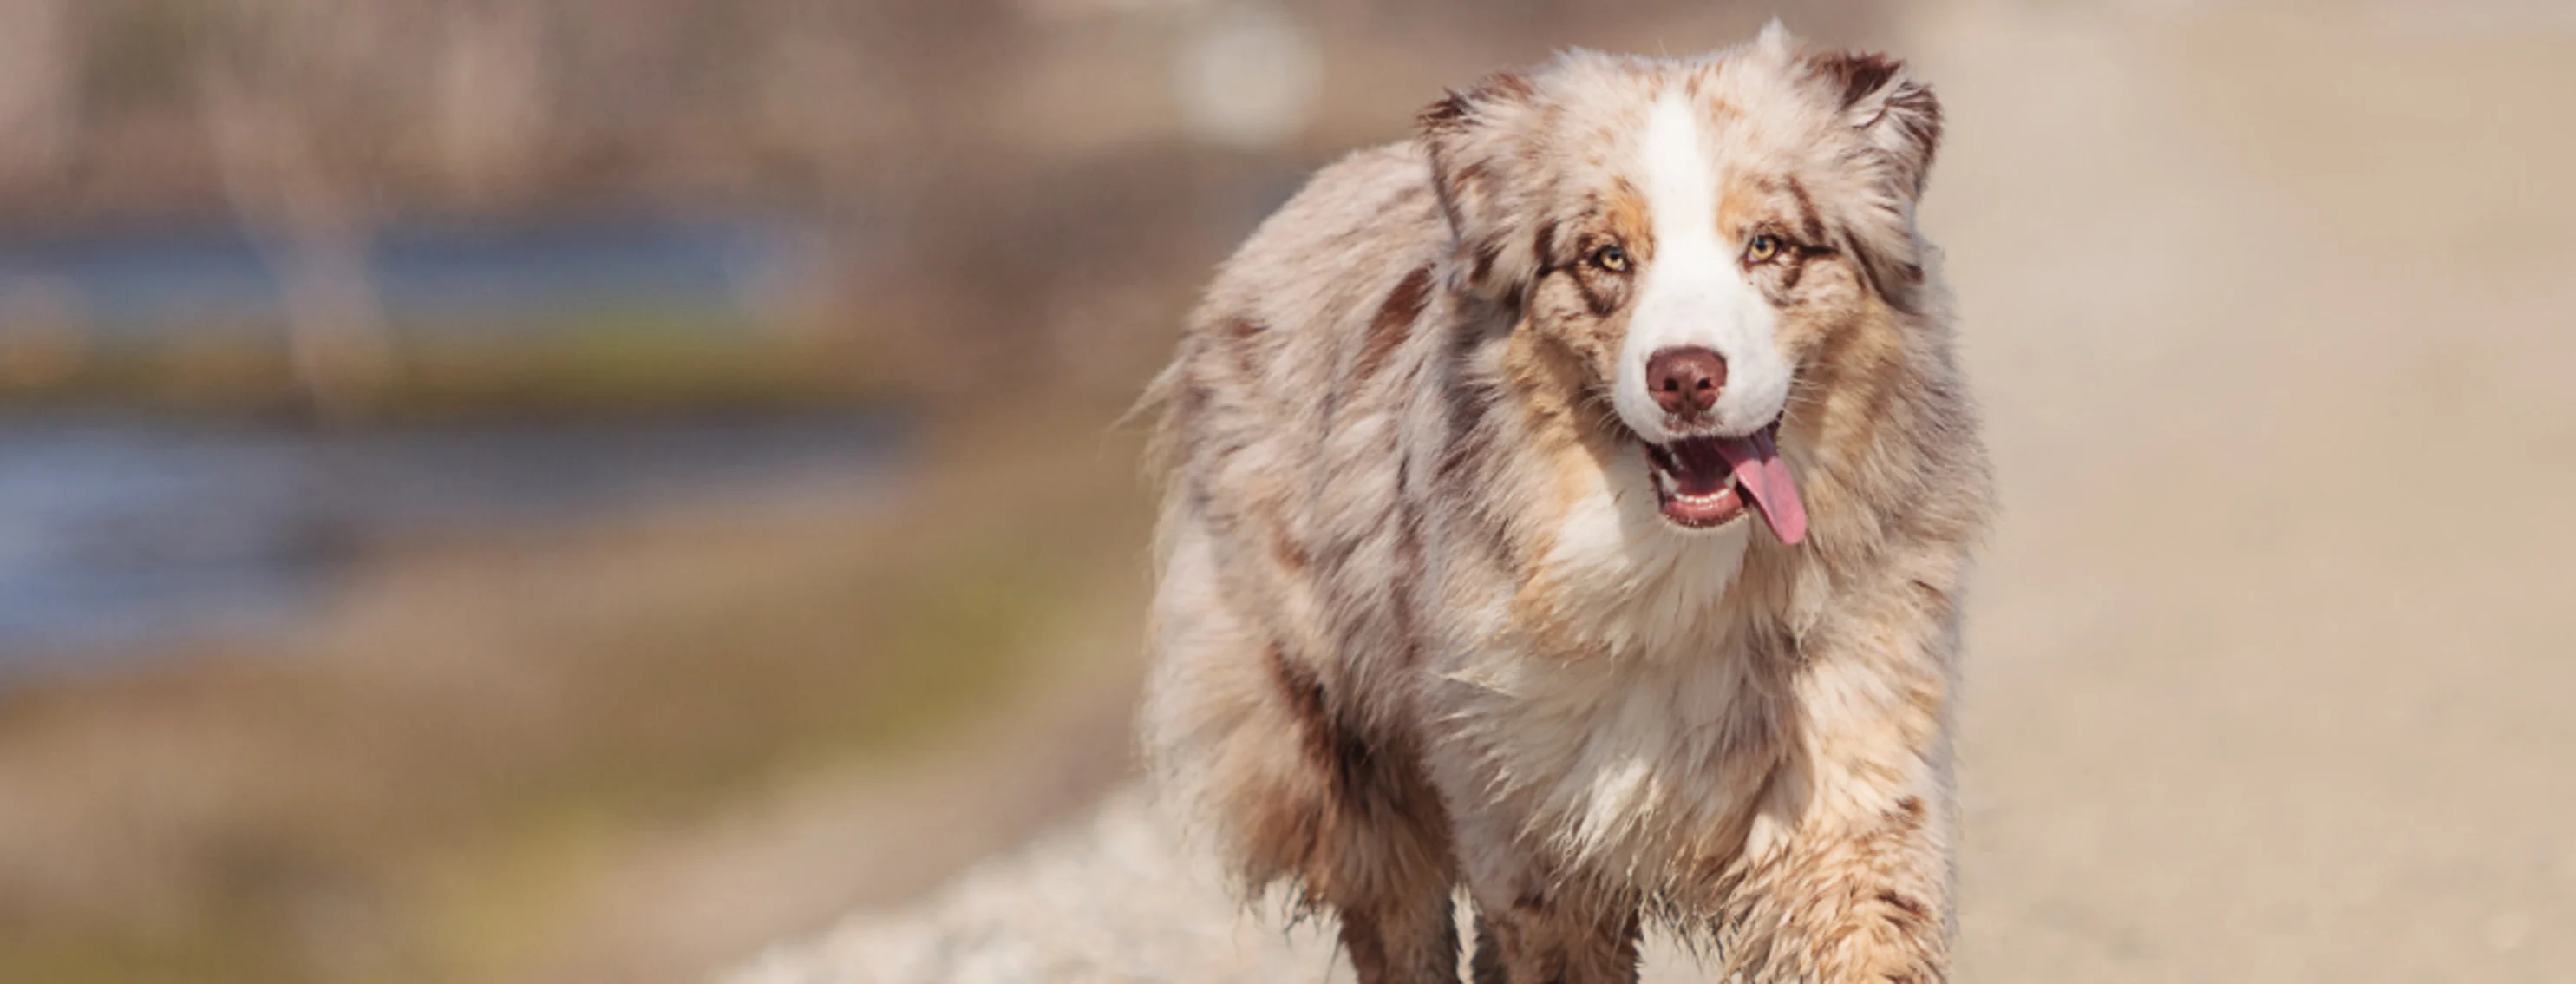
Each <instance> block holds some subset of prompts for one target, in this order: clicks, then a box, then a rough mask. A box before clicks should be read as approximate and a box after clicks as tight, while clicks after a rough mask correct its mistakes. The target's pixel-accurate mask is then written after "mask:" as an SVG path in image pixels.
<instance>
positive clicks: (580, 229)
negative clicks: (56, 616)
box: [0, 219, 817, 339]
mask: <svg viewBox="0 0 2576 984" xmlns="http://www.w3.org/2000/svg"><path fill="white" fill-rule="evenodd" d="M814 242H817V240H816V239H814V238H813V237H812V236H810V235H805V234H800V233H798V232H797V231H795V230H792V229H788V228H785V227H781V226H777V225H773V224H766V223H755V222H717V221H696V222H687V221H671V220H650V219H625V220H613V221H593V222H584V223H573V224H519V225H441V224H433V223H419V222H413V223H406V224H400V225H393V226H389V227H387V228H386V229H384V230H382V231H381V232H380V233H379V234H378V235H376V236H375V237H374V238H373V239H372V240H371V242H370V245H369V248H368V250H367V254H366V257H365V260H366V264H367V269H368V273H369V276H370V280H371V283H372V285H373V286H374V288H375V290H376V294H377V299H378V300H379V302H380V303H382V304H383V305H384V308H385V310H386V313H387V315H388V316H389V317H390V318H391V319H392V320H393V321H394V322H395V323H397V324H399V325H404V326H406V327H427V328H432V329H438V328H447V329H457V328H465V329H471V328H474V327H487V326H490V325H493V324H494V323H495V322H496V319H495V318H494V317H493V316H494V315H525V314H529V313H542V312H546V311H557V310H580V309H584V308H592V307H598V306H602V305H617V306H620V307H627V308H638V307H642V308H650V309H655V310H672V311H703V312H709V313H722V312H728V311H739V310H741V309H744V308H746V307H749V306H751V305H753V304H755V303H756V297H755V295H756V293H757V292H758V291H759V290H760V289H761V288H762V285H763V284H764V283H765V282H766V281H767V280H768V279H769V278H772V277H776V276H780V275H795V274H797V273H800V272H802V271H803V265H804V264H807V263H810V262H812V261H813V259H814V257H813V256H812V255H809V244H811V243H814ZM34 284H42V285H44V287H45V289H48V290H68V291H69V293H70V294H71V296H72V299H73V300H74V301H75V302H76V303H77V305H78V311H79V313H80V315H81V316H82V317H83V318H84V320H86V321H87V322H88V323H89V324H90V325H91V327H92V328H94V329H96V330H99V331H102V332H108V333H112V334H115V335H119V336H136V335H140V336H141V337H143V338H146V339H151V338H155V337H167V336H170V335H175V334H180V333H189V332H197V333H202V332H205V331H209V330H218V329H220V328H222V327H223V326H227V325H230V326H235V327H239V326H246V325H249V326H256V325H264V324H269V323H273V322H274V321H275V316H276V311H277V308H278V283H277V277H276V275H275V274H274V272H273V271H272V270H271V269H270V266H269V263H268V260H267V258H266V257H265V256H264V255H263V254H262V253H261V251H260V249H259V248H258V244H257V243H256V242H254V241H253V240H252V239H251V238H250V237H249V236H248V235H247V234H245V233H244V232H243V231H241V230H239V229H235V228H230V227H224V226H211V227H200V228H155V229H148V230H104V231H92V232H85V233H80V234H75V235H63V236H54V237H49V238H41V239H19V240H7V241H0V299H5V295H6V293H7V292H9V291H12V290H26V289H29V286H30V285H34ZM509 323H516V322H509ZM703 323H704V324H706V325H709V326H716V327H721V326H725V325H728V324H736V323H739V322H738V321H734V320H732V319H725V318H707V319H703Z"/></svg>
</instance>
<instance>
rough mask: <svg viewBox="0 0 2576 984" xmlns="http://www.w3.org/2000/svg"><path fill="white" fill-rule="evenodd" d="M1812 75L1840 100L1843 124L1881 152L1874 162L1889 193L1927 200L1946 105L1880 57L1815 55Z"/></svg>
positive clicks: (1811, 60) (1868, 54) (1842, 53)
mask: <svg viewBox="0 0 2576 984" xmlns="http://www.w3.org/2000/svg"><path fill="white" fill-rule="evenodd" d="M1807 68H1808V71H1810V72H1813V73H1814V74H1815V75H1816V76H1817V77H1818V78H1820V79H1821V80H1822V81H1823V82H1824V83H1825V84H1826V85H1828V86H1830V87H1831V88H1832V91H1833V92H1834V93H1835V95H1836V97H1837V98H1839V99H1840V101H1841V113H1842V118H1843V122H1844V123H1845V124H1847V125H1849V126H1850V127H1851V128H1852V129H1853V130H1855V131H1857V132H1858V133H1859V134H1860V136H1861V138H1862V139H1863V140H1866V141H1868V143H1869V145H1870V146H1871V147H1872V148H1873V149H1874V150H1876V151H1877V153H1876V154H1875V155H1874V156H1875V157H1876V158H1877V159H1876V160H1875V161H1873V163H1874V164H1876V165H1877V166H1878V167H1879V169H1880V176H1881V178H1882V180H1883V181H1884V182H1885V186H1886V190H1888V191H1892V192H1895V193H1897V194H1899V195H1903V196H1904V197H1905V199H1906V200H1907V201H1909V202H1911V201H1916V200H1919V199H1921V198H1922V197H1923V185H1924V182H1925V180H1926V179H1927V178H1928V177H1929V176H1930V175H1931V172H1932V155H1933V153H1934V152H1936V151H1938V150H1939V149H1940V147H1941V101H1940V100H1939V99H1935V98H1933V96H1932V88H1931V87H1930V86H1927V85H1924V84H1923V83H1922V82H1920V81H1917V80H1915V79H1914V77H1913V76H1912V75H1910V74H1908V73H1907V72H1906V70H1905V63H1904V62H1901V61H1898V60H1896V59H1893V58H1889V57H1887V56H1886V55H1882V54H1878V53H1876V52H1856V51H1836V52H1824V53H1820V54H1815V55H1811V56H1809V57H1808V59H1807Z"/></svg>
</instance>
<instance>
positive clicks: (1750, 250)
mask: <svg viewBox="0 0 2576 984" xmlns="http://www.w3.org/2000/svg"><path fill="white" fill-rule="evenodd" d="M1778 255H1780V237H1778V236H1774V235H1772V234H1770V233H1767V232H1763V233H1756V234H1754V236H1753V241H1752V242H1749V243H1746V244H1744V258H1745V260H1747V261H1749V262H1753V263H1761V262H1763V261H1765V260H1769V259H1770V258H1772V257H1774V256H1778Z"/></svg>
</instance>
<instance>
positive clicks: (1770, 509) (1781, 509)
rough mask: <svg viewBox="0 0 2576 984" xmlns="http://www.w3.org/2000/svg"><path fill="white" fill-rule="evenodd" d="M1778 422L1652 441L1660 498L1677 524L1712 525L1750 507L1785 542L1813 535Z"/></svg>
mask: <svg viewBox="0 0 2576 984" xmlns="http://www.w3.org/2000/svg"><path fill="white" fill-rule="evenodd" d="M1778 430H1779V425H1777V424H1774V425H1771V426H1769V427H1764V428H1762V429H1761V430H1758V431H1754V432H1753V433H1751V434H1747V435H1745V436H1743V437H1692V438H1684V439H1682V440H1678V441H1673V442H1671V443H1668V444H1649V445H1646V463H1647V465H1648V466H1650V470H1652V471H1653V472H1654V473H1655V498H1656V500H1657V501H1658V502H1659V503H1660V504H1661V505H1662V507H1663V511H1664V518H1665V519H1667V520H1670V521H1671V522H1672V523H1673V524H1674V525H1676V526H1683V527H1688V528H1690V529H1709V528H1712V527H1717V526H1723V525H1725V524H1727V523H1729V522H1733V521H1734V520H1735V519H1736V518H1737V517H1739V516H1742V515H1744V512H1745V510H1746V508H1748V507H1750V508H1752V509H1754V510H1757V511H1759V512H1761V514H1762V520H1763V522H1766V523H1769V524H1770V525H1771V532H1772V533H1773V534H1774V535H1776V536H1778V537H1779V538H1780V542H1782V543H1796V542H1798V541H1799V540H1802V539H1805V538H1806V536H1807V507H1806V505H1805V504H1804V503H1802V502H1800V501H1798V484H1797V481H1796V480H1795V479H1793V478H1791V477H1790V475H1789V465H1788V463H1787V462H1785V461H1782V460H1781V459H1780V447H1779V442H1778V439H1777V432H1778Z"/></svg>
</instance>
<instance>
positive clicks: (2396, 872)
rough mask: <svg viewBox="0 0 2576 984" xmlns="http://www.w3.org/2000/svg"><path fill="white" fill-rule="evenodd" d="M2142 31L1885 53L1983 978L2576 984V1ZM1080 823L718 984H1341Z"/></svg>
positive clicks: (1995, 34) (2191, 15) (1997, 38)
mask: <svg viewBox="0 0 2576 984" xmlns="http://www.w3.org/2000/svg"><path fill="white" fill-rule="evenodd" d="M2123 7H2125V8H2126V9H2125V10H2120V11H2111V12H2103V11H2093V12H2072V11H2060V10H2055V9H2054V8H2053V7H2052V8H2048V9H2043V6H2042V5H2039V4H2004V3H1996V4H1968V5H1959V6H1955V7H1950V8H1945V10H1944V11H1942V12H1940V13H1926V14H1920V15H1918V16H1917V18H1916V19H1915V20H1914V21H1913V22H1911V23H1909V24H1908V25H1906V27H1905V29H1904V32H1903V35H1902V40H1901V47H1902V48H1903V50H1904V51H1905V52H1906V53H1907V54H1908V55H1910V56H1911V57H1912V58H1913V59H1914V60H1915V62H1916V63H1917V65H1918V66H1920V67H1921V69H1922V70H1923V71H1924V72H1925V73H1926V74H1927V75H1928V76H1929V77H1930V78H1932V79H1933V80H1934V81H1935V83H1936V85H1937V86H1938V88H1939V91H1940V92H1941V94H1942V96H1943V98H1944V100H1945V102H1946V104H1947V105H1948V107H1949V109H1950V118H1951V130H1950V141H1949V144H1948V147H1947V150H1946V156H1945V159H1944V160H1943V161H1942V163H1941V165H1940V167H1939V169H1938V171H1937V172H1936V175H1935V185H1934V190H1933V193H1932V198H1931V204H1930V205H1929V207H1928V212H1927V217H1926V223H1927V226H1928V227H1929V229H1930V231H1931V233H1932V235H1933V236H1934V237H1935V238H1936V239H1937V240H1939V241H1940V242H1942V243H1943V244H1944V245H1945V246H1946V247H1947V249H1948V252H1949V264H1950V271H1951V274H1952V277H1953V280H1954V282H1955V283H1956V285H1957V288H1958V293H1959V296H1960V298H1961V304H1962V308H1963V312H1964V315H1965V323H1966V326H1967V327H1966V338H1967V345H1968V358H1969V360H1970V362H1971V363H1972V365H1973V367H1974V370H1975V373H1976V377H1977V379H1978V381H1979V384H1980V386H1981V389H1982V393H1983V395H1984V398H1985V400H1986V403H1987V406H1988V411H1989V418H1990V421H1991V426H1992V439H1993V442H1994V445H1995V450H1996V456H1997V459H1998V462H1999V464H2000V467H2001V469H2002V474H2003V478H2004V484H2005V495H2006V509H2007V512H2006V519H2005V522H2004V525H2003V526H2002V529H2001V531H2000V532H1999V534H1998V535H1997V537H1996V538H1995V540H1994V542H1993V544H1992V547H1991V549H1990V550H1989V551H1988V553H1987V555H1986V560H1985V562H1984V565H1983V567H1982V569H1981V577H1980V581H1979V586H1978V593H1977V595H1976V597H1975V600H1974V602H1973V607H1972V610H1971V611H1972V619H1973V622H1972V625H1971V629H1970V635H1971V639H1972V646H1971V660H1972V662H1971V666H1970V669H1969V672H1968V676H1969V684H1968V690H1967V698H1966V705H1965V710H1964V716H1963V721H1964V725H1963V733H1962V755H1963V761H1964V763H1965V765H1964V768H1963V785H1964V787H1965V790H1966V792H1965V808H1966V812H1967V831H1968V833H1967V843H1966V849H1965V853H1964V855H1963V858H1962V874H1961V879H1962V883H1963V894H1964V899H1965V907H1964V910H1963V912H1962V917H1961V922H1962V938H1961V942H1960V959H1961V976H1962V977H1963V978H1964V979H1970V980H1989V981H2004V980H2015V981H2023V980H2026V981H2062V980H2082V981H2094V982H2117V981H2215V980H2242V981H2266V980H2327V979H2332V980H2363V981H2416V980H2545V979H2566V976H2567V975H2568V974H2569V973H2570V971H2569V970H2568V969H2567V968H2569V967H2571V966H2576V821H2571V820H2570V819H2569V817H2570V816H2571V814H2576V762H2571V761H2570V757H2571V753H2576V713H2571V712H2570V710H2569V703H2570V701H2571V699H2576V659H2570V658H2569V653H2568V651H2567V650H2568V646H2567V643H2566V642H2565V641H2564V640H2565V639H2568V638H2570V637H2571V636H2576V593H2571V586H2576V496H2570V495H2569V494H2568V493H2567V491H2566V486H2567V485H2568V484H2569V483H2570V482H2576V397H2571V396H2570V395H2568V394H2569V392H2570V391H2569V388H2568V387H2567V386H2565V385H2564V384H2563V382H2562V381H2561V380H2560V379H2559V378H2558V377H2559V376H2560V374H2561V373H2563V372H2564V371H2566V370H2565V367H2567V366H2569V365H2571V364H2576V313H2571V312H2576V273H2571V271H2576V182H2571V181H2570V180H2568V177H2567V174H2568V164H2567V161H2568V160H2569V159H2570V157H2571V153H2570V152H2571V151H2576V130H2571V128H2569V127H2568V126H2566V125H2565V124H2566V121H2567V120H2569V119H2571V118H2576V116H2571V115H2570V114H2571V110H2570V109H2569V106H2568V97H2569V96H2570V95H2571V94H2576V14H2570V13H2566V12H2558V13H2550V12H2545V11H2543V10H2542V9H2541V5H2538V4H2533V5H2526V6H2522V7H2510V6H2509V5H2505V4H2493V5H2481V7H2482V8H2483V9H2471V10H2462V9H2458V8H2454V9H2453V10H2452V12H2450V13H2447V14H2435V13H2429V12H2427V13H2410V12H2407V11H2406V9H2405V8H2403V7H2401V6H2399V5H2388V4H2383V5H2372V6H2371V7H2370V8H2369V10H2370V12H2369V13H2367V14H2354V13H2351V12H2350V8H2340V7H2338V8H2333V9H2330V10H2324V11H2316V12H2305V13H2302V12H2274V13H2267V14H2255V13H2246V12H2242V11H2241V10H2239V11H2235V12H2229V11H2227V10H2222V9H2217V5H2206V8H2204V7H2203V6H2196V5H2190V4H2170V3H2168V4H2151V3H2138V4H2128V5H2123ZM2338 11H2341V12H2342V13H2341V14H2340V15H2338V13H2337V12H2338ZM1095 823H1096V826H1093V827H1087V828H1086V827H1076V828H1073V829H1070V830H1068V831H1066V832H1064V833H1061V834H1059V835H1057V836H1056V837H1055V838H1053V839H1050V840H1046V841H1042V842H1040V843H1039V844H1038V845H1036V846H1034V847H1032V848H1031V849H1030V850H1029V851H1028V852H1027V853H1025V854H1023V855H1022V856H1019V857H1017V858H1014V859H1009V860H1004V861H998V862H994V863H992V864H990V865H988V866H987V867H985V868H983V869H980V870H978V871H977V872H975V873H973V874H971V875H970V876H969V877H968V878H967V879H965V880H964V881H962V882H960V883H958V884H957V885H955V886H953V887H952V888H950V889H948V890H946V891H945V892H943V893H941V894H939V895H936V896H934V897H933V898H931V899H929V900H927V901H925V902H923V903H920V904H919V905H918V906H917V907H916V908H914V909H913V910H910V911H908V912H900V913H893V914H886V915H879V916H865V917H859V918H856V919H853V920H852V921H851V922H849V923H848V924H846V925H845V926H844V928H843V929H841V930H840V931H838V932H837V933H836V934H835V935H833V936H831V937H829V938H827V939H825V940H823V941H820V942H817V943H815V944H811V945H809V946H806V947H802V948H790V949H786V950H782V951H779V952H778V953H775V954H773V955H771V956H770V957H768V958H766V959H765V960H764V961H763V962H761V963H759V964H757V965H756V966H755V968H754V969H753V970H750V971H746V972H745V973H744V974H742V975H741V979H742V980H744V981H747V982H748V981H758V982H763V984H772V982H775V984H786V982H823V981H840V982H849V981H961V982H962V981H996V982H998V981H1031V980H1050V981H1076V980H1079V981H1113V980H1173V981H1180V980H1189V981H1273V980H1275V981H1312V980H1317V979H1321V978H1324V977H1325V976H1326V968H1327V967H1328V966H1331V964H1330V959H1331V958H1330V954H1329V950H1328V949H1327V948H1326V947H1324V946H1323V945H1322V942H1321V938H1320V935H1319V934H1317V933H1316V932H1314V931H1313V930H1311V929H1310V930H1306V931H1301V932H1299V933H1296V934H1292V935H1290V936H1287V937H1283V936H1282V935H1281V934H1280V933H1278V932H1277V931H1276V930H1274V929H1271V928H1269V924H1267V923H1263V922H1259V921H1254V920H1247V919H1243V918H1238V917H1237V916H1235V915H1234V914H1233V912H1232V910H1230V909H1229V908H1227V907H1226V906H1225V905H1224V903H1223V902H1222V899H1221V897H1220V896H1219V895H1218V894H1216V893H1215V892H1214V890H1213V889H1212V888H1210V887H1209V886H1206V885H1205V884H1203V883H1201V882H1198V881H1195V880H1194V876H1193V875H1192V874H1191V873H1190V869H1188V868H1187V866H1186V865H1183V864H1180V863H1178V861H1177V860H1176V856H1175V855H1174V854H1173V852H1172V851H1171V850H1170V849H1169V848H1168V846H1167V842H1165V841H1163V840H1162V839H1160V838H1158V837H1156V836H1154V835H1153V834H1152V833H1151V832H1150V830H1149V829H1148V828H1147V827H1145V826H1144V825H1143V821H1142V820H1141V819H1139V817H1138V814H1137V813H1136V811H1135V810H1134V808H1133V806H1132V804H1130V803H1128V801H1125V800H1121V801H1118V802H1117V803H1115V804H1113V806H1112V807H1110V808H1109V810H1108V811H1107V812H1105V813H1104V814H1103V815H1102V817H1101V818H1100V819H1099V820H1098V821H1096V822H1095ZM1686 969H1687V965H1686V964H1685V963H1684V962H1682V961H1681V960H1680V959H1679V958H1675V957H1672V956H1670V955H1669V954H1665V955H1659V956H1658V958H1657V959H1656V961H1655V962H1653V963H1651V964H1650V974H1649V976H1650V978H1653V979H1681V977H1682V976H1684V975H1685V971H1686ZM1334 973H1336V974H1346V973H1347V971H1346V970H1339V969H1337V970H1335V971H1334ZM1333 979H1343V978H1341V977H1335V978H1333Z"/></svg>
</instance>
